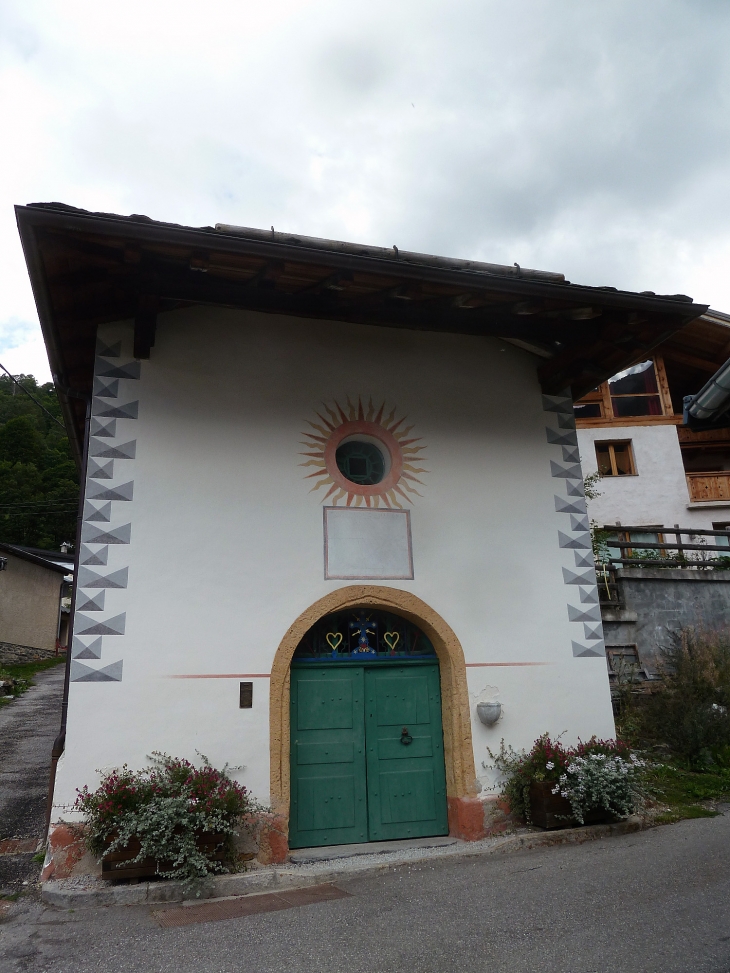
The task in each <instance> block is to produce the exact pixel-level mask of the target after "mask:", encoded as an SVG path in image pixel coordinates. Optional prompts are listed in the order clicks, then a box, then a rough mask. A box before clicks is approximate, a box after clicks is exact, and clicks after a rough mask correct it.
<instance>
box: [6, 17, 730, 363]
mask: <svg viewBox="0 0 730 973" xmlns="http://www.w3.org/2000/svg"><path fill="white" fill-rule="evenodd" d="M729 108H730V2H728V0H641V2H637V0H509V2H505V0H499V2H497V0H387V2H383V0H367V2H361V0H336V2H335V0H235V2H227V0H217V2H216V0H207V2H203V3H201V2H200V0H196V2H188V0H174V2H168V0H124V2H114V3H112V2H111V0H93V2H92V0H56V2H52V0H46V2H44V0H0V133H1V136H0V137H1V138H2V156H1V157H0V166H1V167H2V168H1V175H0V261H1V262H0V266H2V276H1V277H0V361H1V362H2V363H3V364H4V365H6V366H7V367H9V368H10V369H11V370H12V371H13V372H15V373H18V372H21V371H22V372H32V373H34V374H35V375H36V376H37V377H38V378H39V379H41V380H47V379H48V365H47V361H46V357H45V351H44V349H43V344H42V340H41V338H40V331H39V328H38V320H37V315H36V310H35V305H34V302H33V297H32V294H31V290H30V286H29V283H28V277H27V272H26V269H25V264H24V261H23V257H22V252H21V248H20V242H19V239H18V233H17V228H16V225H15V218H14V214H13V205H14V204H15V203H29V202H38V201H51V200H57V201H61V202H64V203H69V204H72V205H74V206H80V207H83V208H85V209H89V210H104V211H112V212H116V213H123V214H129V213H145V214H147V215H148V216H151V217H153V218H154V219H159V220H166V221H171V222H179V223H184V224H188V225H194V226H195V225H212V224H214V223H216V222H223V223H238V224H243V225H247V226H263V227H269V226H271V225H274V226H275V227H276V229H278V230H279V229H280V230H288V231H293V232H298V233H304V234H309V235H313V236H325V237H334V238H336V239H344V240H354V241H357V242H363V243H371V244H379V245H382V246H392V245H393V244H396V245H397V246H398V247H400V248H403V249H407V250H422V251H426V252H429V253H438V254H445V255H448V256H454V257H470V258H477V259H483V260H488V261H496V262H503V263H508V264H512V263H513V262H515V261H516V262H518V263H520V264H522V265H523V266H528V267H537V268H540V269H544V270H554V271H560V272H562V273H564V274H565V275H566V277H568V279H569V280H573V281H576V282H580V283H586V284H610V285H614V286H617V287H621V288H628V289H631V290H654V291H656V292H658V293H677V292H680V293H686V294H690V295H691V296H692V297H694V298H695V299H696V300H698V301H702V302H705V303H709V304H711V305H712V306H713V307H714V308H716V309H718V310H721V311H726V312H730V273H729V272H728V267H729V265H730V194H729V192H728V184H729V181H730V151H729V149H730V111H729Z"/></svg>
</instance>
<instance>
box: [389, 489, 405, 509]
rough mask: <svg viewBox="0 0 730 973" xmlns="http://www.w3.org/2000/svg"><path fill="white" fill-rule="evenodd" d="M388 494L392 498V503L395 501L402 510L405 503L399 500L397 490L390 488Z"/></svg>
mask: <svg viewBox="0 0 730 973" xmlns="http://www.w3.org/2000/svg"><path fill="white" fill-rule="evenodd" d="M387 496H388V497H389V498H390V502H391V503H393V504H394V505H395V506H396V507H398V508H399V509H400V510H402V509H403V504H402V503H400V502H399V501H398V498H397V497H396V495H395V490H388V493H387Z"/></svg>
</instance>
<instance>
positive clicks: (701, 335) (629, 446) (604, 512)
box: [575, 311, 730, 539]
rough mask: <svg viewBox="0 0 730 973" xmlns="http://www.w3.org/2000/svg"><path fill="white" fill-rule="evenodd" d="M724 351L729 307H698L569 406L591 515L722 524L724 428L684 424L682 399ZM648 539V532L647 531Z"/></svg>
mask: <svg viewBox="0 0 730 973" xmlns="http://www.w3.org/2000/svg"><path fill="white" fill-rule="evenodd" d="M728 357H730V315H726V314H720V313H718V312H716V311H711V312H708V313H706V314H704V315H702V317H701V318H699V319H698V320H696V321H693V322H692V323H690V324H688V325H687V326H686V327H685V328H683V329H682V330H681V331H679V332H677V333H675V334H674V335H672V337H671V338H669V339H668V340H667V341H665V342H663V343H662V344H661V345H660V346H659V347H658V348H657V350H656V351H655V352H654V353H653V354H652V356H651V357H647V359H646V360H644V361H643V362H639V363H637V364H634V365H633V366H632V367H630V368H628V369H626V370H624V371H622V372H620V373H618V374H617V375H614V376H612V377H611V378H610V379H608V380H607V381H605V382H603V383H602V384H601V385H599V386H598V387H597V388H596V389H595V390H594V391H592V392H590V393H589V394H588V395H586V396H584V397H583V398H582V399H581V400H580V402H576V405H575V417H576V426H577V431H578V446H579V449H580V454H581V462H582V465H583V473H584V475H588V474H590V473H595V472H596V471H598V472H600V473H601V476H602V479H601V480H600V483H599V484H598V485H597V487H598V490H599V491H600V494H601V495H600V496H599V497H598V498H597V499H595V500H590V501H589V504H588V509H589V515H590V517H591V519H592V520H594V521H595V522H596V523H597V524H599V525H601V526H604V525H609V526H613V525H616V524H617V523H620V524H622V525H632V526H634V525H635V526H641V525H647V526H657V527H660V526H661V527H666V528H671V527H672V526H674V525H675V524H678V525H679V526H680V527H683V528H691V527H696V528H700V529H702V528H705V529H709V530H712V529H713V527H715V526H718V525H720V526H719V527H718V529H722V528H724V527H725V525H730V430H728V429H715V430H709V431H703V432H693V431H692V430H691V429H689V428H688V427H687V426H685V425H684V420H683V416H682V403H683V398H684V396H686V395H691V394H695V393H696V392H698V391H699V390H700V388H702V386H703V385H704V384H705V382H706V381H707V379H708V378H709V377H710V376H711V375H712V373H713V372H714V371H716V370H717V369H718V368H719V367H720V366H721V365H722V364H723V363H724V362H725V361H726V360H727V359H728ZM647 539H648V538H647Z"/></svg>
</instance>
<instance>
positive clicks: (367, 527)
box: [324, 507, 413, 580]
mask: <svg viewBox="0 0 730 973" xmlns="http://www.w3.org/2000/svg"><path fill="white" fill-rule="evenodd" d="M324 558H325V563H324V574H325V578H342V579H351V580H353V579H363V580H367V579H375V580H382V579H388V578H412V577H413V556H412V553H411V522H410V514H409V512H408V511H407V510H373V509H371V508H368V507H358V508H353V507H325V508H324Z"/></svg>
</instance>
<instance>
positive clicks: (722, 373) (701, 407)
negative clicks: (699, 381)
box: [684, 359, 730, 425]
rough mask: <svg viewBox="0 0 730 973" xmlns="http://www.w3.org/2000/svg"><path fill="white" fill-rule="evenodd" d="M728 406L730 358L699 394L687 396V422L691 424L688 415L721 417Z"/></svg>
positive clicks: (729, 398)
mask: <svg viewBox="0 0 730 973" xmlns="http://www.w3.org/2000/svg"><path fill="white" fill-rule="evenodd" d="M728 408H730V359H728V361H726V362H725V364H724V365H723V366H722V368H720V369H719V370H718V371H717V372H715V374H714V375H713V376H712V378H711V379H710V381H709V382H708V383H707V384H706V385H705V386H704V387H703V388H702V389H700V391H699V392H698V393H697V395H692V396H687V397H686V398H685V400H684V415H685V424H686V425H689V423H688V422H687V417H688V416H691V417H692V418H693V419H700V420H703V419H713V418H719V417H720V416H721V415H722V413H723V412H725V411H726V409H728Z"/></svg>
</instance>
